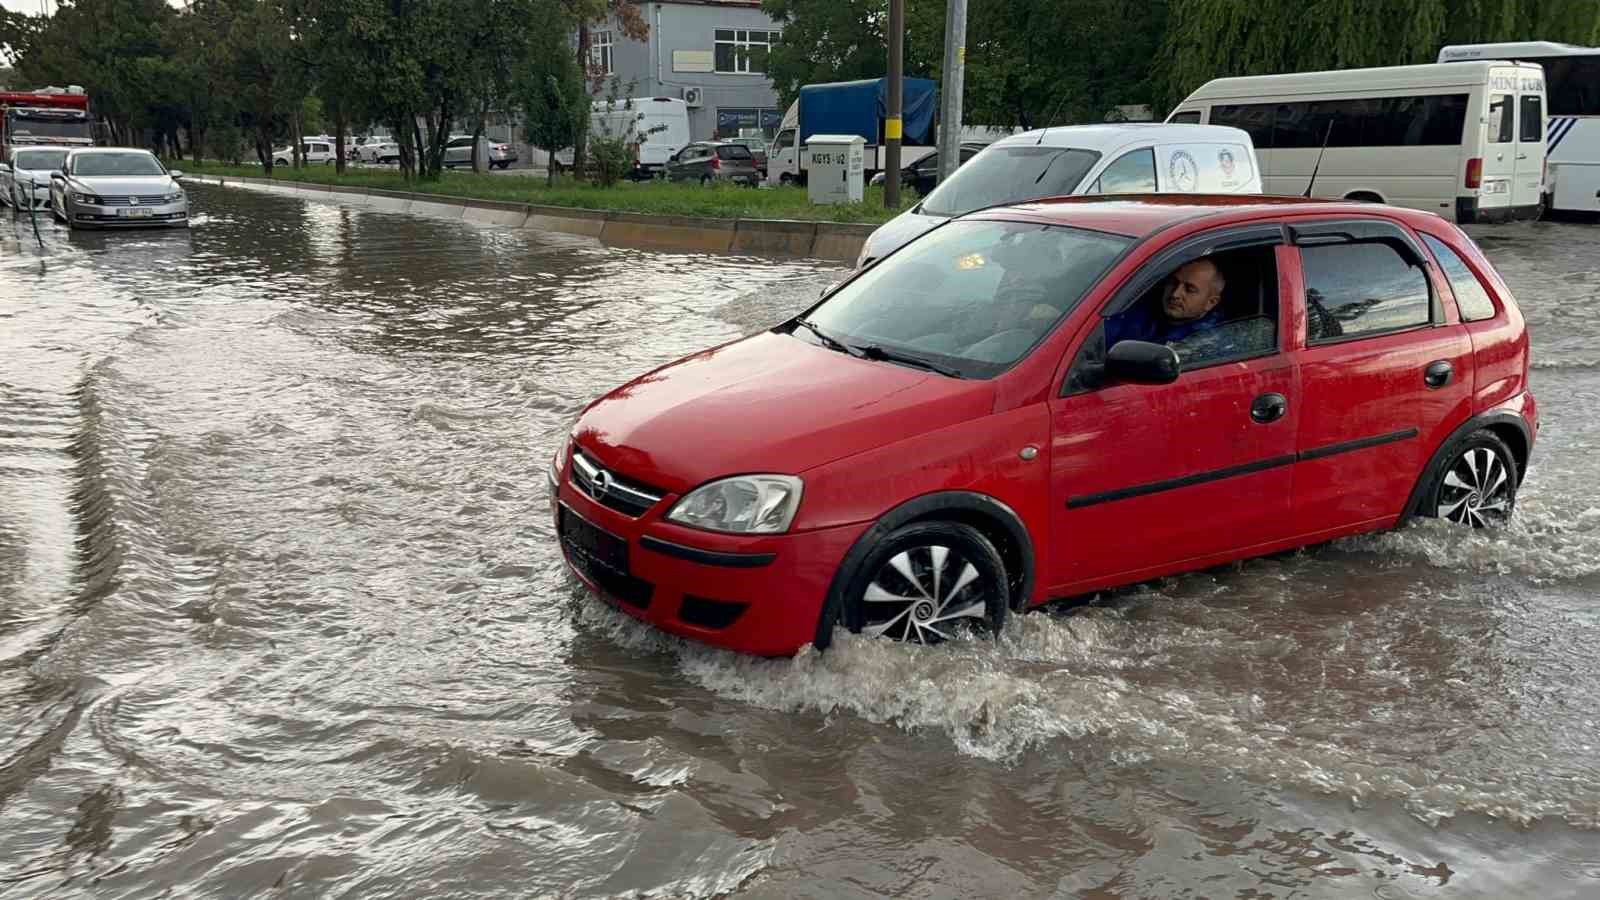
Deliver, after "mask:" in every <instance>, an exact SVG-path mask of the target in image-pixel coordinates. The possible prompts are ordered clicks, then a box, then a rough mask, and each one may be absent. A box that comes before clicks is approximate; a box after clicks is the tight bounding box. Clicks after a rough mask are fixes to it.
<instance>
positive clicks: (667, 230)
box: [600, 212, 734, 253]
mask: <svg viewBox="0 0 1600 900" xmlns="http://www.w3.org/2000/svg"><path fill="white" fill-rule="evenodd" d="M733 232H734V223H733V222H731V221H728V220H727V219H693V218H689V217H686V216H651V215H645V214H644V213H625V212H619V213H612V214H611V216H610V217H609V218H607V219H606V226H605V228H604V230H602V231H601V232H600V240H602V241H605V242H606V243H608V244H616V245H619V246H626V247H652V248H662V249H671V250H701V251H704V252H706V253H727V252H728V250H729V248H731V247H732V246H733Z"/></svg>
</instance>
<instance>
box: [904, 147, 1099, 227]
mask: <svg viewBox="0 0 1600 900" xmlns="http://www.w3.org/2000/svg"><path fill="white" fill-rule="evenodd" d="M1099 160H1100V154H1099V153H1098V152H1097V151H1094V150H1084V149H1081V148H1077V147H1040V146H1032V145H1028V144H1023V145H1020V146H1012V147H991V148H990V150H989V152H988V153H985V154H983V155H982V157H981V158H976V159H974V160H973V161H972V164H971V165H966V166H961V167H960V168H958V169H956V171H955V174H953V175H951V176H950V177H949V178H946V179H945V180H944V181H942V182H940V183H939V186H938V187H937V188H934V190H933V192H932V193H930V194H929V195H928V199H927V200H926V201H924V202H923V204H922V210H923V212H926V213H928V214H929V215H935V216H959V215H964V214H966V213H969V212H972V211H973V210H975V209H979V208H982V207H985V206H994V205H995V204H997V203H1019V202H1021V201H1024V200H1036V199H1038V198H1040V197H1056V196H1060V195H1062V194H1070V193H1072V192H1073V191H1075V190H1077V188H1078V183H1079V182H1080V181H1082V180H1083V176H1084V175H1086V174H1088V172H1089V170H1090V169H1092V168H1094V164H1095V163H1096V162H1099Z"/></svg>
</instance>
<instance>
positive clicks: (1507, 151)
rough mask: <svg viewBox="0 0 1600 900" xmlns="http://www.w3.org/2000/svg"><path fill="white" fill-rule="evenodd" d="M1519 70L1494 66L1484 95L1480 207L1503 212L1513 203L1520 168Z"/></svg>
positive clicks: (1489, 210) (1482, 209)
mask: <svg viewBox="0 0 1600 900" xmlns="http://www.w3.org/2000/svg"><path fill="white" fill-rule="evenodd" d="M1516 76H1517V72H1516V70H1515V69H1495V70H1493V71H1492V72H1491V73H1490V75H1489V91H1488V93H1487V94H1485V95H1484V115H1483V126H1482V127H1483V144H1482V147H1483V172H1482V176H1481V178H1482V181H1481V183H1480V184H1479V186H1478V209H1479V211H1481V212H1492V213H1498V214H1504V213H1505V212H1506V211H1507V210H1508V209H1509V208H1510V206H1511V184H1512V182H1513V181H1514V180H1515V178H1516V173H1517V171H1516V169H1517V77H1516Z"/></svg>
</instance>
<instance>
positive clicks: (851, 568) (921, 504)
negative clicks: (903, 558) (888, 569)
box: [815, 491, 1035, 649]
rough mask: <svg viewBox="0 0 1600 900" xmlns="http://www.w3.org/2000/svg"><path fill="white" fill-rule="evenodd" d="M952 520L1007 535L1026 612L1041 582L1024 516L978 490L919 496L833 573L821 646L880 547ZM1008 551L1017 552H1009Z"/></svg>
mask: <svg viewBox="0 0 1600 900" xmlns="http://www.w3.org/2000/svg"><path fill="white" fill-rule="evenodd" d="M940 518H946V519H950V520H952V521H956V522H964V523H966V524H976V523H981V524H982V526H984V527H981V528H980V530H983V531H998V532H1000V533H1001V534H1003V535H1004V536H1005V537H1006V538H1007V540H1008V542H1009V544H1010V546H1009V547H1005V548H997V549H1000V555H1001V557H1002V558H1003V559H1005V560H1006V563H1007V567H1008V569H1009V567H1010V565H1011V563H1012V562H1013V558H1012V557H1013V556H1014V557H1015V561H1016V562H1017V563H1018V565H1017V568H1018V570H1019V571H1016V572H1011V571H1009V570H1008V571H1007V572H1006V575H1007V578H1008V580H1009V581H1010V589H1011V597H1010V598H1009V600H1010V604H1011V608H1012V609H1015V610H1020V609H1022V608H1024V607H1026V606H1027V604H1028V599H1029V598H1030V597H1032V596H1033V585H1034V582H1035V572H1034V569H1035V562H1034V560H1035V555H1034V550H1033V539H1032V538H1031V537H1029V535H1028V528H1027V526H1026V525H1024V524H1023V522H1022V517H1021V516H1019V515H1017V513H1016V511H1015V510H1013V509H1012V508H1011V507H1010V506H1007V505H1006V504H1005V503H1003V502H1001V501H999V500H997V499H995V498H994V497H991V496H989V495H988V494H980V493H977V492H975V491H936V492H934V493H931V494H923V495H922V496H920V497H914V498H912V499H910V500H907V501H906V502H904V503H902V504H900V505H899V506H896V507H894V508H893V509H891V510H889V511H888V512H886V513H884V514H883V515H882V516H879V517H878V521H876V522H874V523H873V525H872V527H871V528H868V529H867V530H866V531H865V532H863V533H862V535H861V536H860V537H858V538H856V542H855V544H853V545H852V546H851V547H850V551H849V552H848V553H846V554H845V555H844V560H843V561H842V562H841V563H840V564H839V568H838V569H836V570H835V571H834V573H833V580H832V581H831V582H829V584H828V596H827V599H826V601H825V602H824V603H823V605H822V615H820V616H818V617H817V636H816V640H815V643H816V646H817V647H818V648H823V649H825V648H826V647H827V646H828V644H829V643H830V642H831V641H832V639H833V627H834V625H835V624H837V623H838V622H839V621H840V619H839V616H840V614H841V612H842V611H843V609H844V592H845V589H846V588H847V587H848V586H849V584H850V582H851V581H852V579H854V577H855V574H856V570H857V569H859V568H860V567H861V565H862V563H863V562H864V561H865V560H866V558H867V556H868V554H870V553H871V552H872V550H873V548H874V547H876V546H877V545H878V543H879V542H880V541H882V540H883V539H884V538H885V537H887V536H888V535H889V534H890V533H892V532H893V531H894V530H895V529H897V528H900V527H901V526H903V525H907V524H910V523H911V522H915V521H919V520H924V519H940ZM1007 550H1010V551H1013V553H1011V554H1008V553H1007Z"/></svg>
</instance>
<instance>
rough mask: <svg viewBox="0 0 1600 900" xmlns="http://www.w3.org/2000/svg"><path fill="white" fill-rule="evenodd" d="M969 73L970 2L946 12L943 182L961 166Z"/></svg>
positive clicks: (955, 1) (953, 3)
mask: <svg viewBox="0 0 1600 900" xmlns="http://www.w3.org/2000/svg"><path fill="white" fill-rule="evenodd" d="M966 69H967V0H949V2H948V3H946V4H945V11H944V109H942V110H940V113H939V181H941V182H943V181H944V180H945V179H946V178H949V177H950V173H951V172H954V171H955V170H956V166H958V165H960V164H961V90H962V87H961V85H962V82H963V80H964V79H965V76H966Z"/></svg>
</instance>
